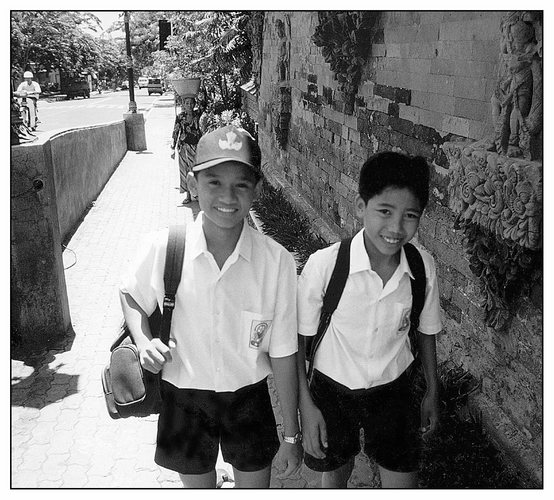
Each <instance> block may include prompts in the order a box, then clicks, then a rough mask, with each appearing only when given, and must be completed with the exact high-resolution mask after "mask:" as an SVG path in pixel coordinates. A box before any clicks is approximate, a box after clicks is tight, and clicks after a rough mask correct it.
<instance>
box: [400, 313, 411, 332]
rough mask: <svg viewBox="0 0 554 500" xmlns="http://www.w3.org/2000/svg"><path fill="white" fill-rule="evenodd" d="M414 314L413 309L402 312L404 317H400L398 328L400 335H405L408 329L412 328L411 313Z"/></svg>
mask: <svg viewBox="0 0 554 500" xmlns="http://www.w3.org/2000/svg"><path fill="white" fill-rule="evenodd" d="M411 312H412V310H411V308H409V307H407V308H406V309H404V310H403V311H402V316H401V317H400V326H399V327H398V333H405V332H406V331H407V330H408V328H410V313H411Z"/></svg>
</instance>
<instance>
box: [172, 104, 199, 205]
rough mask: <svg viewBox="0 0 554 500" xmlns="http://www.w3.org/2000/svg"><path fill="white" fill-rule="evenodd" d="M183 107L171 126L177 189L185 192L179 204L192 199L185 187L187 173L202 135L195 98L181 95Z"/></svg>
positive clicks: (189, 170) (190, 170)
mask: <svg viewBox="0 0 554 500" xmlns="http://www.w3.org/2000/svg"><path fill="white" fill-rule="evenodd" d="M182 103H183V109H182V111H181V112H180V113H179V114H178V115H177V116H176V117H175V125H174V127H173V134H172V144H171V149H172V150H173V152H172V153H171V158H173V159H174V158H175V148H177V154H178V159H179V191H180V192H181V193H184V194H185V197H184V198H183V200H182V202H181V205H186V204H187V203H190V201H191V200H192V196H191V194H190V192H189V190H188V188H187V174H188V173H189V172H192V167H193V165H194V158H195V156H196V145H197V144H198V141H199V139H200V136H201V135H202V132H201V130H200V122H199V119H200V115H201V114H202V112H201V110H200V109H198V108H197V107H196V98H195V97H194V96H192V95H188V96H182Z"/></svg>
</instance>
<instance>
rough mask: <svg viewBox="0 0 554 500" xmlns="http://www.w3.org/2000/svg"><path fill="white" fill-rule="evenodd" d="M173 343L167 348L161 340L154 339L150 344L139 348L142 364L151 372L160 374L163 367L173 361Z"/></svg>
mask: <svg viewBox="0 0 554 500" xmlns="http://www.w3.org/2000/svg"><path fill="white" fill-rule="evenodd" d="M171 343H172V341H171V340H170V341H169V344H170V346H169V347H168V346H166V345H165V344H164V343H163V342H162V341H161V340H160V339H159V338H154V339H152V340H151V341H150V342H147V343H145V344H144V345H143V346H140V347H139V356H140V364H141V366H142V367H143V368H144V369H145V370H148V371H149V372H152V373H159V371H160V370H161V369H162V368H163V366H164V365H165V364H166V363H167V362H168V361H171V359H172V358H171V350H170V347H171Z"/></svg>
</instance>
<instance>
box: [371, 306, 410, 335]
mask: <svg viewBox="0 0 554 500" xmlns="http://www.w3.org/2000/svg"><path fill="white" fill-rule="evenodd" d="M411 310H412V308H411V304H406V303H404V302H393V303H391V304H389V305H388V306H387V307H384V308H382V309H381V310H380V311H379V312H380V314H379V316H381V317H380V318H379V317H378V318H377V321H378V325H379V329H380V330H381V329H382V330H385V331H386V332H388V335H391V336H394V335H406V334H407V333H408V331H409V330H410V312H411Z"/></svg>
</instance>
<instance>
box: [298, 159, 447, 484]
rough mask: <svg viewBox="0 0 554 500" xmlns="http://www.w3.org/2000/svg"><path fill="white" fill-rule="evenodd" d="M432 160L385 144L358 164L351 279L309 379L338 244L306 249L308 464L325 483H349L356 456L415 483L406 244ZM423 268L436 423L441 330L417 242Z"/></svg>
mask: <svg viewBox="0 0 554 500" xmlns="http://www.w3.org/2000/svg"><path fill="white" fill-rule="evenodd" d="M428 191H429V167H428V165H427V163H426V162H425V160H424V159H423V158H421V157H415V158H413V157H409V156H406V155H403V154H400V153H393V152H383V153H379V154H377V155H374V156H373V157H371V158H370V159H369V160H367V161H366V162H365V163H364V165H363V167H362V170H361V173H360V181H359V194H358V195H357V196H356V199H355V207H356V214H357V216H358V217H359V218H360V219H361V221H362V222H363V226H364V227H363V229H362V230H361V231H360V232H358V233H357V234H356V235H355V236H354V237H353V239H352V242H351V246H350V267H349V273H348V278H347V281H346V284H345V287H344V290H343V293H342V296H341V299H340V301H339V303H338V307H337V309H336V310H335V312H334V314H333V315H332V317H331V321H330V324H329V327H328V329H327V331H326V333H325V335H324V336H323V338H322V340H321V343H320V344H319V347H318V349H317V351H316V354H315V358H314V360H313V363H314V368H315V369H314V375H313V379H312V381H311V384H310V385H309V386H308V382H307V377H306V367H305V352H304V351H305V347H304V341H305V337H311V336H313V335H315V333H316V331H317V327H318V322H319V317H320V313H321V306H322V300H323V296H324V295H325V290H326V289H327V284H328V283H329V281H330V277H331V273H332V271H333V268H334V264H335V261H336V259H337V253H338V248H339V244H338V243H336V244H334V245H331V246H329V247H327V248H325V249H322V250H319V251H317V252H315V253H314V254H313V255H311V256H310V258H309V259H308V262H307V263H306V266H305V267H304V270H303V272H302V274H301V276H300V278H299V282H298V321H299V323H298V324H299V328H298V331H299V356H298V360H299V361H298V369H299V398H300V412H301V422H302V433H303V444H304V449H305V451H306V455H305V458H304V460H305V463H306V465H307V466H308V467H310V468H311V469H313V470H316V471H320V472H323V475H322V486H323V487H324V488H333V487H334V488H337V487H346V484H347V482H348V479H349V477H350V474H351V472H352V468H353V465H354V457H355V456H356V455H357V453H358V452H359V451H360V441H359V439H360V437H359V433H360V429H362V428H363V429H364V442H365V445H364V451H365V452H366V454H367V455H368V456H370V457H373V458H374V459H375V460H376V462H377V464H378V465H379V471H380V476H381V484H382V486H383V487H385V488H387V487H393V488H394V487H396V488H398V487H416V486H417V469H418V452H419V444H420V437H421V436H420V435H419V433H418V429H417V426H418V424H419V416H412V415H410V407H411V404H410V391H411V389H410V385H409V377H408V376H407V373H406V371H407V369H408V368H409V367H410V365H411V364H412V362H413V361H414V357H413V355H412V351H411V346H410V341H409V338H408V332H409V330H410V312H411V307H412V292H411V282H410V278H411V277H413V274H412V270H411V269H410V267H409V265H408V261H407V258H406V254H405V251H404V249H403V246H404V244H405V243H407V242H408V241H409V240H410V239H412V237H413V236H414V235H415V233H416V231H417V228H418V225H419V221H420V217H421V215H422V212H423V210H424V208H425V206H426V204H427V201H428ZM420 253H421V256H422V258H423V263H424V267H425V275H426V290H425V302H424V306H423V309H422V311H421V314H420V321H419V327H418V332H419V333H418V338H419V351H420V354H419V357H420V359H421V362H422V366H423V371H424V375H425V379H426V383H427V391H426V393H425V396H424V397H423V400H422V403H421V412H420V418H421V424H420V425H421V427H422V428H425V432H432V431H434V430H435V428H436V426H437V422H438V413H439V412H438V397H437V393H438V387H437V375H436V350H435V349H436V347H435V335H436V334H438V333H439V332H440V331H441V321H440V314H439V313H440V310H439V292H438V287H437V276H436V270H435V265H434V262H433V258H432V257H431V256H430V255H429V254H428V253H427V252H425V251H420Z"/></svg>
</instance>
